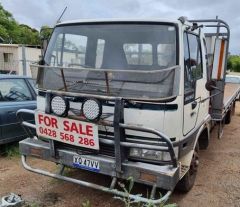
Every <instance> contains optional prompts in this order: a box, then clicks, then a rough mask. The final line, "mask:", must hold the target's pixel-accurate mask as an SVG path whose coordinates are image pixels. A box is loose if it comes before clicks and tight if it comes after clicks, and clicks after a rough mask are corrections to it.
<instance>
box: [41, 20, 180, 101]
mask: <svg viewBox="0 0 240 207" xmlns="http://www.w3.org/2000/svg"><path fill="white" fill-rule="evenodd" d="M176 30H177V27H176V26H175V25H173V24H166V23H164V24H133V23H132V24H130V23H124V24H120V23H119V24H118V23H114V24H110V23H109V24H107V23H106V24H103V23H102V24H81V25H79V24H78V25H65V26H64V25H62V26H58V27H56V28H55V30H54V33H53V35H52V38H51V40H50V42H49V45H48V49H47V51H46V54H45V66H48V67H42V75H41V81H39V82H38V87H39V88H43V89H51V90H65V91H70V92H77V93H90V94H96V95H109V96H121V97H126V98H141V99H148V98H165V97H171V96H175V95H176V94H177V91H178V88H179V87H178V85H177V84H178V82H179V77H180V76H179V68H178V66H176V65H178V62H177V48H178V45H177V32H176ZM169 68H170V69H169Z"/></svg>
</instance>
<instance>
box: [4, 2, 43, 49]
mask: <svg viewBox="0 0 240 207" xmlns="http://www.w3.org/2000/svg"><path fill="white" fill-rule="evenodd" d="M39 35H40V34H39V32H38V31H37V30H36V29H34V28H31V27H29V26H28V25H24V24H18V22H17V21H16V20H15V19H14V18H13V15H12V14H11V13H10V12H8V11H6V10H5V9H4V8H3V6H2V5H1V4H0V37H1V38H2V39H3V40H4V43H16V44H28V45H39V44H40V38H39Z"/></svg>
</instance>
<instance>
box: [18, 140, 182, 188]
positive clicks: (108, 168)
mask: <svg viewBox="0 0 240 207" xmlns="http://www.w3.org/2000/svg"><path fill="white" fill-rule="evenodd" d="M19 146H20V153H21V154H22V155H24V156H33V157H36V158H39V159H43V160H47V161H51V162H55V163H58V164H61V165H64V166H68V167H72V168H75V167H74V165H73V156H77V155H79V154H77V153H76V152H74V151H70V150H65V149H57V150H56V156H54V157H53V156H52V155H51V146H50V144H49V143H48V142H45V141H41V140H39V139H31V138H27V139H25V140H23V141H21V142H20V143H19ZM81 156H84V157H85V158H89V159H93V160H96V161H99V164H100V166H101V167H100V171H99V173H101V174H104V175H108V176H111V177H117V178H121V179H128V178H129V177H132V178H133V180H134V181H135V182H139V183H143V184H147V185H152V186H153V185H156V187H159V188H163V189H166V190H173V189H174V187H175V185H176V183H177V182H178V180H179V175H180V173H179V167H176V168H173V167H172V166H166V165H164V166H159V165H154V164H147V163H142V162H133V161H125V162H123V163H122V173H117V172H116V165H115V160H114V159H113V158H111V157H107V156H103V155H81Z"/></svg>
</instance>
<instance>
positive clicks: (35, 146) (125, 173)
mask: <svg viewBox="0 0 240 207" xmlns="http://www.w3.org/2000/svg"><path fill="white" fill-rule="evenodd" d="M123 108H124V107H123V103H122V101H121V100H116V102H115V112H114V121H113V122H103V121H102V122H99V123H98V124H101V125H105V126H110V127H113V128H114V137H113V139H110V140H109V139H104V138H101V137H100V138H99V142H100V143H102V144H106V145H109V146H112V147H113V149H114V155H113V157H111V156H106V155H102V154H97V155H96V154H95V155H90V154H89V153H88V154H86V153H85V152H84V151H83V152H81V153H83V154H81V155H82V156H84V157H85V158H89V159H92V160H96V161H98V162H99V165H100V171H99V172H98V173H100V174H104V175H108V176H111V177H112V183H111V185H110V187H104V186H100V185H97V184H94V183H90V182H87V181H82V180H78V179H74V178H70V177H67V176H64V175H62V173H59V174H56V173H51V172H48V171H46V170H42V169H35V168H32V167H31V166H29V165H28V164H27V162H26V158H27V157H28V156H33V157H36V158H39V159H43V160H47V161H51V162H54V163H58V164H60V165H62V166H63V168H62V169H64V166H69V167H73V168H74V166H73V157H74V156H78V155H79V154H78V153H77V151H76V150H74V149H72V148H70V149H65V148H63V147H62V145H59V144H58V143H56V141H53V140H48V141H42V140H41V139H38V138H35V136H34V135H33V134H31V131H30V130H29V128H34V129H36V126H35V125H34V124H31V123H28V122H26V121H24V120H23V119H22V116H21V115H22V114H24V113H31V114H35V111H31V110H25V109H21V110H19V111H18V112H17V115H18V118H19V120H20V122H21V123H22V125H23V126H24V129H25V130H26V132H27V133H28V134H29V137H30V138H27V139H25V140H23V141H21V142H20V153H21V154H22V163H23V166H24V167H25V168H26V169H27V170H29V171H32V172H35V173H38V174H41V175H45V176H50V177H53V178H57V179H61V180H65V181H69V182H73V183H76V184H79V185H82V186H86V187H91V188H94V189H98V190H101V191H104V192H108V193H112V194H114V195H117V196H122V197H128V198H130V199H133V200H134V201H136V202H146V203H149V202H150V203H152V204H160V203H164V202H165V201H166V200H167V199H168V197H169V196H170V194H171V192H172V191H173V189H174V187H175V186H176V184H177V182H178V181H179V179H180V170H181V167H180V165H179V164H178V162H177V159H176V156H175V152H174V149H173V145H172V142H171V140H170V139H169V137H167V136H166V135H164V134H163V133H161V132H159V131H157V130H155V129H152V128H147V127H142V126H137V125H129V124H125V123H123V122H122V120H123V119H122V118H121V117H123ZM125 130H133V131H139V132H146V133H150V134H154V135H157V136H158V137H159V139H158V143H157V144H156V145H153V144H150V143H148V142H144V143H138V142H130V141H128V140H127V139H126V136H125ZM131 147H134V148H142V149H149V150H158V151H165V152H168V153H169V154H170V157H171V160H170V161H168V162H167V163H165V164H164V165H159V164H147V163H144V162H133V161H129V160H128V159H127V156H126V149H129V148H131ZM100 148H101V147H100ZM61 171H62V170H61ZM129 177H132V179H133V181H134V182H138V183H143V184H147V185H150V186H152V191H151V194H150V198H144V197H142V196H139V195H132V194H129V193H128V192H126V191H119V190H117V189H116V188H115V186H116V182H117V179H118V178H120V179H128V178H129ZM157 187H159V188H162V189H165V190H168V192H167V193H166V194H165V196H163V197H161V198H160V199H153V198H154V197H155V192H156V188H157Z"/></svg>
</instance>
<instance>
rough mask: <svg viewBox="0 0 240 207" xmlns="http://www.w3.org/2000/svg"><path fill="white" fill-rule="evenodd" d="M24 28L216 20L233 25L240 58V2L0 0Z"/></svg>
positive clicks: (232, 47) (235, 51)
mask: <svg viewBox="0 0 240 207" xmlns="http://www.w3.org/2000/svg"><path fill="white" fill-rule="evenodd" d="M0 2H1V4H2V5H3V7H4V8H5V9H6V10H8V11H9V12H11V13H12V14H13V16H14V18H15V19H16V20H17V21H18V22H19V23H21V24H27V25H29V26H31V27H34V28H36V29H39V28H41V26H42V25H48V26H54V25H55V23H56V21H57V19H58V18H59V16H60V15H61V13H62V11H63V10H64V8H65V7H66V6H67V10H66V12H65V14H64V16H63V18H62V20H72V19H83V18H84V19H89V18H90V19H96V18H97V19H98V18H135V19H138V18H140V19H144V18H148V19H149V18H161V19H172V20H176V19H178V18H179V17H180V16H186V17H188V18H189V19H202V18H205V19H206V18H211V19H212V18H216V16H218V17H219V18H220V19H223V20H224V21H226V22H227V23H228V24H229V25H230V29H231V40H230V52H231V53H232V54H238V55H239V54H240V41H239V39H240V15H239V9H240V0H228V1H227V0H225V1H220V0H198V1H196V0H181V1H180V0H0Z"/></svg>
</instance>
